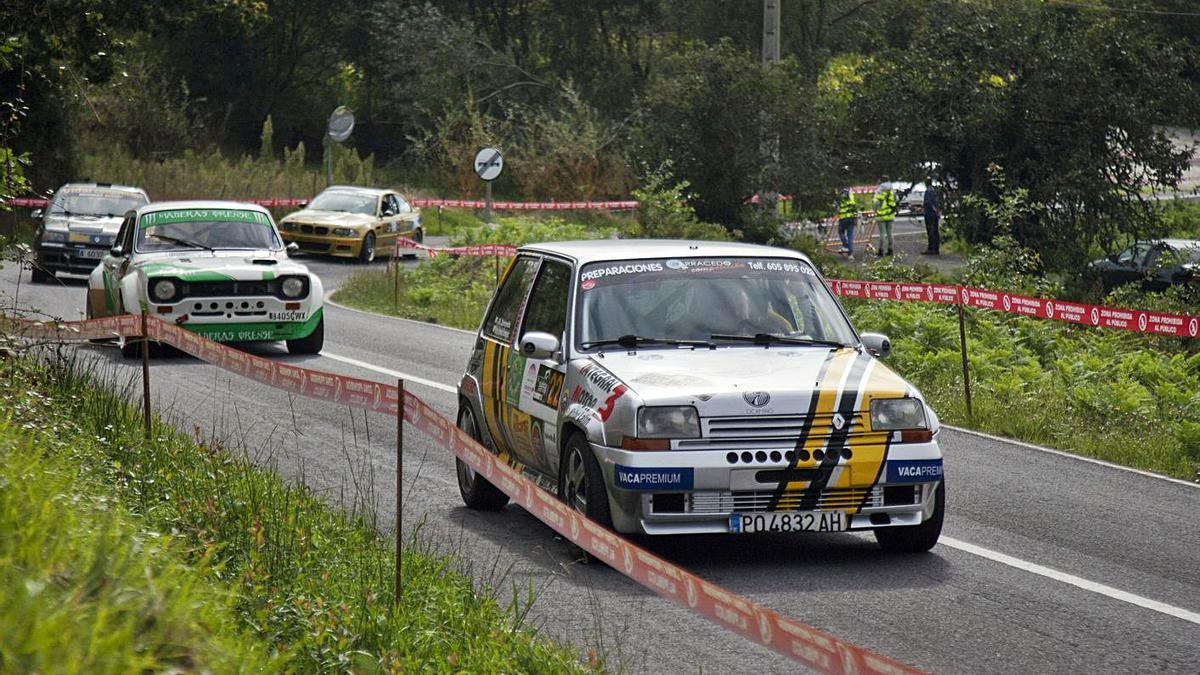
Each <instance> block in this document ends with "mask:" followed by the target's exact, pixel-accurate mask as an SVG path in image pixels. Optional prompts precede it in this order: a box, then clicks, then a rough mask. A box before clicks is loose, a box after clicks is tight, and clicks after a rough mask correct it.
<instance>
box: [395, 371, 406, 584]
mask: <svg viewBox="0 0 1200 675" xmlns="http://www.w3.org/2000/svg"><path fill="white" fill-rule="evenodd" d="M403 517H404V380H397V381H396V584H395V586H396V598H395V599H396V604H397V605H398V604H400V599H401V598H402V597H403V595H404V591H403V587H402V586H401V585H400V578H401V570H402V567H401V560H402V559H403V558H402V557H401V556H403V554H404V538H403V533H404V527H403V523H404V521H403Z"/></svg>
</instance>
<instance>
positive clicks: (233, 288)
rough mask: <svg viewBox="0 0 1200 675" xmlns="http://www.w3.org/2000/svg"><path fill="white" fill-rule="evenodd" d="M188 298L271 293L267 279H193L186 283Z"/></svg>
mask: <svg viewBox="0 0 1200 675" xmlns="http://www.w3.org/2000/svg"><path fill="white" fill-rule="evenodd" d="M186 294H187V297H189V298H217V297H228V296H239V295H271V294H272V289H271V282H269V281H193V282H189V283H188V284H187V292H186Z"/></svg>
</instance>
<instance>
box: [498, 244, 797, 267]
mask: <svg viewBox="0 0 1200 675" xmlns="http://www.w3.org/2000/svg"><path fill="white" fill-rule="evenodd" d="M520 250H521V251H531V252H536V253H550V254H554V255H559V256H562V257H564V258H570V259H572V260H574V261H575V262H577V263H579V264H580V265H583V264H586V263H591V262H600V261H606V260H639V259H643V258H702V257H715V256H727V257H739V256H740V257H747V256H754V257H773V258H779V257H784V258H797V259H800V260H805V261H808V256H806V255H804V254H803V253H800V252H798V251H793V250H791V249H786V248H776V247H774V246H761V245H759V244H742V243H737V242H730V241H698V240H697V241H692V240H687V239H589V240H582V241H554V242H546V243H540V244H526V245H525V246H522V247H521V248H520Z"/></svg>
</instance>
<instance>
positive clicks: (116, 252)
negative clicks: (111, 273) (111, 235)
mask: <svg viewBox="0 0 1200 675" xmlns="http://www.w3.org/2000/svg"><path fill="white" fill-rule="evenodd" d="M108 252H109V253H111V254H112V257H114V258H120V257H121V256H123V255H125V249H123V248H121V245H120V244H117V245H115V246H113V247H112V248H110V249H108Z"/></svg>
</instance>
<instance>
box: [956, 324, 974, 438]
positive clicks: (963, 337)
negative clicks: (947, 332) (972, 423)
mask: <svg viewBox="0 0 1200 675" xmlns="http://www.w3.org/2000/svg"><path fill="white" fill-rule="evenodd" d="M958 341H959V349H960V350H961V353H962V373H963V389H964V391H965V393H966V397H967V417H968V418H973V417H974V416H975V413H974V411H972V409H971V372H970V368H969V365H970V360H969V358H968V357H967V321H966V318H965V316H964V313H963V303H962V302H959V303H958Z"/></svg>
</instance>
